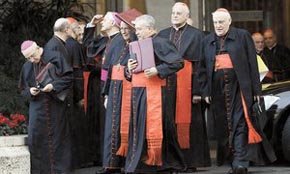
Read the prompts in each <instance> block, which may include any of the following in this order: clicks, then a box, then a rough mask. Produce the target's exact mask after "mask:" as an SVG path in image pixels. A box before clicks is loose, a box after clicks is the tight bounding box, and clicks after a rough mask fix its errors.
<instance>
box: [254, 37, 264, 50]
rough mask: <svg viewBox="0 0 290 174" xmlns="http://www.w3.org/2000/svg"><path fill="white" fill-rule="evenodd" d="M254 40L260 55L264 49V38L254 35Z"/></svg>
mask: <svg viewBox="0 0 290 174" xmlns="http://www.w3.org/2000/svg"><path fill="white" fill-rule="evenodd" d="M252 38H253V41H254V43H255V47H256V50H257V52H258V53H260V52H261V51H262V50H263V49H264V37H263V36H262V35H253V36H252Z"/></svg>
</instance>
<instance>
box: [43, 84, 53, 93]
mask: <svg viewBox="0 0 290 174" xmlns="http://www.w3.org/2000/svg"><path fill="white" fill-rule="evenodd" d="M52 90H53V86H52V84H51V83H49V84H47V85H46V86H45V87H44V88H42V89H41V91H42V92H50V91H52Z"/></svg>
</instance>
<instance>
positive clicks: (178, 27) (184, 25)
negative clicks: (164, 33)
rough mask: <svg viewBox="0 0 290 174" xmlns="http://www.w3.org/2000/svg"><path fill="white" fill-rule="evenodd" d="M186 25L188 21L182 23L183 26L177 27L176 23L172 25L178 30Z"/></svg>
mask: <svg viewBox="0 0 290 174" xmlns="http://www.w3.org/2000/svg"><path fill="white" fill-rule="evenodd" d="M185 25H186V22H185V23H184V24H182V25H181V26H179V27H176V26H175V25H173V26H172V27H173V28H174V29H175V30H176V31H178V30H180V29H181V28H182V27H184V26H185Z"/></svg>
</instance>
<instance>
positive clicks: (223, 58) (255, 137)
mask: <svg viewBox="0 0 290 174" xmlns="http://www.w3.org/2000/svg"><path fill="white" fill-rule="evenodd" d="M230 68H233V64H232V60H231V58H230V55H229V54H220V55H216V60H215V71H216V70H218V69H230ZM241 99H242V105H243V110H244V117H245V120H246V123H247V126H248V143H249V144H255V143H259V142H261V141H262V138H261V136H260V135H259V134H258V133H257V131H256V130H255V128H254V126H253V124H252V122H251V120H250V116H249V111H248V108H247V104H246V101H245V98H244V96H243V93H242V91H241Z"/></svg>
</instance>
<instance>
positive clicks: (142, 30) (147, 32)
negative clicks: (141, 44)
mask: <svg viewBox="0 0 290 174" xmlns="http://www.w3.org/2000/svg"><path fill="white" fill-rule="evenodd" d="M135 29H136V35H137V37H138V40H142V39H146V38H148V37H150V36H151V34H152V29H151V28H150V27H147V26H145V25H144V23H143V22H142V21H139V22H136V23H135Z"/></svg>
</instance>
